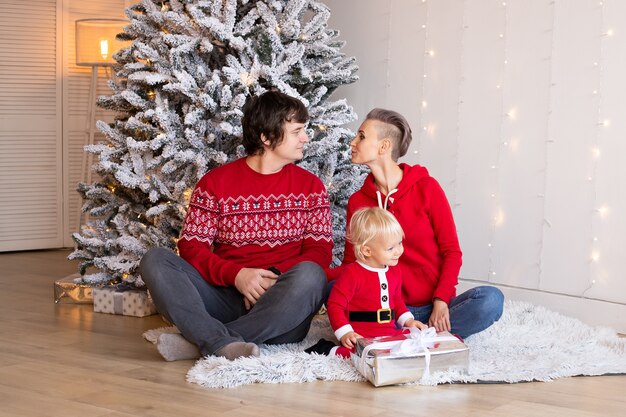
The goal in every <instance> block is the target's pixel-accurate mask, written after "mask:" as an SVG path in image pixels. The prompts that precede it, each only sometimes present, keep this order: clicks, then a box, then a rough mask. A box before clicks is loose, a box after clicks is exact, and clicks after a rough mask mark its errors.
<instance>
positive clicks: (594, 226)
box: [582, 1, 613, 297]
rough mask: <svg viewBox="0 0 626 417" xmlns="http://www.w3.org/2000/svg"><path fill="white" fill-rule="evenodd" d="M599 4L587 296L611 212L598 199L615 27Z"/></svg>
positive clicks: (596, 274) (584, 293) (590, 176)
mask: <svg viewBox="0 0 626 417" xmlns="http://www.w3.org/2000/svg"><path fill="white" fill-rule="evenodd" d="M598 6H599V8H600V24H599V28H600V30H599V32H600V33H599V53H598V60H597V61H594V62H593V68H594V70H595V71H596V72H597V77H596V79H597V86H596V88H595V89H594V90H593V91H592V92H591V93H592V95H593V97H594V98H595V100H596V102H597V106H598V114H597V122H596V131H595V135H594V138H593V141H592V147H591V164H590V173H589V175H588V177H587V180H588V181H590V182H592V193H593V199H592V204H593V206H592V207H593V208H594V209H593V213H592V215H591V242H590V246H591V253H590V256H589V283H588V286H587V288H585V290H584V291H583V293H582V296H583V297H585V296H586V295H587V292H588V291H589V290H591V288H592V287H593V286H594V285H595V284H596V279H597V277H598V275H599V271H600V265H599V262H600V239H599V237H598V234H597V233H598V229H599V224H600V222H602V221H604V220H605V219H606V218H607V216H608V214H609V207H608V206H607V205H605V204H602V203H601V202H599V201H598V195H597V181H596V176H597V171H598V162H599V160H600V158H601V156H602V151H601V145H602V142H603V134H604V133H605V132H606V129H608V128H610V126H611V121H610V120H609V119H608V118H606V117H604V114H603V106H602V104H603V103H602V83H603V68H602V57H603V49H604V48H605V47H606V42H608V40H609V39H610V38H611V37H612V36H613V29H611V28H608V29H607V28H605V20H604V14H605V11H604V2H603V1H600V2H598Z"/></svg>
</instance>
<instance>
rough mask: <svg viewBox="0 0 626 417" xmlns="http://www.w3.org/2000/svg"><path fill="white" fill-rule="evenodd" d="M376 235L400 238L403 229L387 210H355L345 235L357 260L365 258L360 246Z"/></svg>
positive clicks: (376, 208)
mask: <svg viewBox="0 0 626 417" xmlns="http://www.w3.org/2000/svg"><path fill="white" fill-rule="evenodd" d="M376 236H382V237H383V238H386V239H387V238H398V239H402V238H403V237H404V231H403V230H402V226H400V223H398V220H397V219H396V218H395V217H394V215H393V214H391V213H389V212H388V211H387V210H383V209H381V208H379V207H366V208H362V209H359V210H357V211H355V212H354V214H353V215H352V218H351V219H350V226H349V228H348V236H346V237H347V239H348V240H349V241H350V242H351V243H352V245H354V255H355V256H356V257H357V259H358V260H360V261H364V260H365V257H364V256H363V252H362V248H363V246H365V245H367V243H368V242H370V241H371V240H372V239H374V238H375V237H376Z"/></svg>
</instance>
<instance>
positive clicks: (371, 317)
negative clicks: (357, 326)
mask: <svg viewBox="0 0 626 417" xmlns="http://www.w3.org/2000/svg"><path fill="white" fill-rule="evenodd" d="M348 318H349V320H350V321H367V322H373V323H390V322H391V321H393V320H394V319H395V313H394V312H393V310H391V309H390V308H380V309H378V310H376V311H350V313H349V316H348Z"/></svg>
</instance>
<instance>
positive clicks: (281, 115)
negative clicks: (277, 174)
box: [241, 91, 309, 155]
mask: <svg viewBox="0 0 626 417" xmlns="http://www.w3.org/2000/svg"><path fill="white" fill-rule="evenodd" d="M308 119H309V112H308V111H307V109H306V107H304V104H302V102H301V101H300V100H298V99H297V98H294V97H290V96H288V95H287V94H284V93H281V92H280V91H266V92H265V93H263V94H261V95H260V96H250V97H249V98H248V100H247V101H246V104H245V105H244V106H243V118H242V119H241V126H242V128H243V146H244V148H245V149H246V153H247V154H248V155H262V154H263V141H262V140H261V135H265V138H266V139H267V140H268V141H269V143H270V145H269V146H270V149H274V148H276V146H278V145H280V143H281V142H282V140H283V133H284V132H283V125H284V124H285V122H295V123H306V121H307V120H308Z"/></svg>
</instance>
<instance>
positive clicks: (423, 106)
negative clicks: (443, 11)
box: [413, 0, 435, 162]
mask: <svg viewBox="0 0 626 417" xmlns="http://www.w3.org/2000/svg"><path fill="white" fill-rule="evenodd" d="M422 7H425V10H426V11H425V13H424V21H423V22H422V24H421V25H420V28H421V29H422V31H423V32H424V47H423V48H422V50H423V51H425V52H424V53H425V57H424V60H423V63H424V64H423V68H422V77H421V79H420V80H419V84H420V85H418V88H419V89H421V92H422V102H421V109H420V110H421V111H418V112H417V114H418V117H419V119H418V121H417V122H418V126H425V123H424V120H425V117H424V113H425V112H426V111H427V108H428V101H426V98H425V94H424V89H425V87H426V78H428V75H427V72H428V68H429V67H430V66H429V63H428V58H429V57H434V56H435V51H434V50H432V49H431V50H429V49H428V26H427V24H426V23H427V22H428V18H429V14H428V12H429V11H428V4H427V2H426V0H422ZM426 130H427V129H423V131H424V132H426ZM415 133H417V132H415ZM421 139H422V132H420V134H417V135H415V137H414V138H413V140H417V143H416V144H415V150H414V151H413V154H414V155H416V160H417V162H419V161H420V158H419V157H420V155H419V149H420V146H421Z"/></svg>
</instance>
